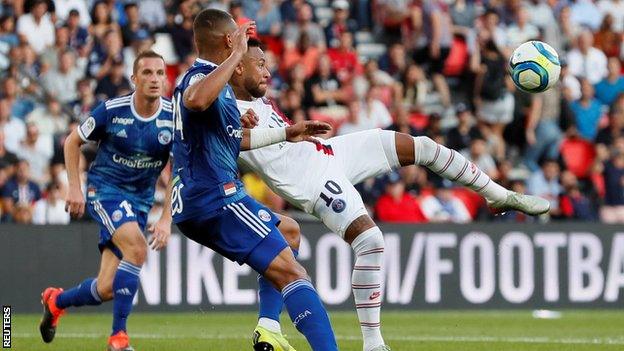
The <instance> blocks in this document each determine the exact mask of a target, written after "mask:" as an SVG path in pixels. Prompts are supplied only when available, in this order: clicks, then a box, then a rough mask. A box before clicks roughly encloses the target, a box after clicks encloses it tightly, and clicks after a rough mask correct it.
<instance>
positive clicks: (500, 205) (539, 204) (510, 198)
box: [488, 191, 550, 216]
mask: <svg viewBox="0 0 624 351" xmlns="http://www.w3.org/2000/svg"><path fill="white" fill-rule="evenodd" d="M488 205H489V206H490V207H492V208H494V209H495V210H496V211H497V212H499V213H503V212H505V211H509V210H515V211H520V212H524V213H526V214H528V215H531V216H536V215H540V214H543V213H546V212H548V211H549V210H550V202H548V200H546V199H543V198H541V197H538V196H533V195H524V194H520V193H517V192H515V191H510V192H509V193H508V194H507V198H506V199H505V200H503V201H498V202H489V201H488Z"/></svg>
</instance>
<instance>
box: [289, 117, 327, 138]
mask: <svg viewBox="0 0 624 351" xmlns="http://www.w3.org/2000/svg"><path fill="white" fill-rule="evenodd" d="M330 130H332V127H331V126H330V125H329V124H328V123H325V122H321V121H302V122H298V123H296V124H293V125H292V126H289V127H286V140H288V141H290V142H293V143H296V142H299V141H310V142H314V141H315V140H316V139H315V138H314V136H315V135H323V134H327V133H328V132H329V131H330Z"/></svg>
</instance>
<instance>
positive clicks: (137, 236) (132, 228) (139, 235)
mask: <svg viewBox="0 0 624 351" xmlns="http://www.w3.org/2000/svg"><path fill="white" fill-rule="evenodd" d="M112 241H113V244H115V246H117V247H118V248H119V250H121V253H122V254H123V256H124V257H126V258H130V257H131V258H133V259H134V260H138V261H139V262H136V263H141V264H142V263H143V261H145V256H146V255H147V240H145V236H144V235H143V231H142V230H141V228H139V224H138V223H137V222H136V221H128V222H125V223H124V224H122V225H121V226H120V227H119V228H117V230H116V231H115V234H113V238H112Z"/></svg>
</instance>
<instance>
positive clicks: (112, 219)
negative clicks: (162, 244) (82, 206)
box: [87, 198, 147, 260]
mask: <svg viewBox="0 0 624 351" xmlns="http://www.w3.org/2000/svg"><path fill="white" fill-rule="evenodd" d="M87 210H88V211H89V214H90V215H91V217H93V219H95V221H96V222H98V224H99V225H100V242H99V243H98V247H99V248H100V252H103V251H104V249H105V248H108V249H110V250H111V251H112V252H113V253H114V254H115V256H117V257H118V258H119V259H120V260H121V259H123V255H122V254H121V250H119V248H117V246H115V244H113V234H114V233H115V231H116V230H117V229H119V227H121V226H122V225H123V224H124V223H126V222H137V224H138V225H139V228H140V229H141V231H144V230H145V226H146V224H147V212H143V211H137V210H135V209H134V207H133V206H132V203H131V202H130V201H128V200H125V199H123V198H120V199H119V200H87Z"/></svg>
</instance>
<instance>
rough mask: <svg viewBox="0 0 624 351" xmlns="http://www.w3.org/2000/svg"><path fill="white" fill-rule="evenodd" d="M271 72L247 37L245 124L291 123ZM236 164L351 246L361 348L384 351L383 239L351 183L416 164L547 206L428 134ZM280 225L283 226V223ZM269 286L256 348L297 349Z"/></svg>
mask: <svg viewBox="0 0 624 351" xmlns="http://www.w3.org/2000/svg"><path fill="white" fill-rule="evenodd" d="M269 78H270V74H269V71H268V70H267V68H266V60H265V56H264V52H263V51H262V50H261V48H260V43H259V42H257V41H255V40H253V39H252V40H250V43H249V45H248V51H247V54H246V55H245V57H244V58H243V60H242V61H241V63H240V65H239V67H238V68H237V69H236V71H235V73H234V75H233V76H232V79H231V81H230V84H231V85H232V88H233V89H234V93H235V95H236V98H237V103H238V108H239V110H240V112H241V115H242V119H243V122H244V124H245V123H247V124H248V126H253V125H257V126H256V128H276V127H283V126H285V125H287V124H288V122H287V121H286V120H284V119H283V118H282V117H281V116H280V113H279V112H277V111H276V109H274V108H273V105H272V104H271V103H270V102H269V101H268V100H267V99H266V98H264V95H265V93H266V91H267V88H268V85H267V84H268V80H269ZM239 162H241V164H242V165H243V166H244V167H247V168H249V169H250V170H252V171H254V172H255V173H257V174H258V175H259V176H260V177H262V178H263V180H264V181H265V182H266V183H267V185H268V186H269V187H270V188H271V189H272V190H273V191H275V192H276V193H277V194H278V195H280V196H281V197H283V198H284V199H285V200H287V201H288V202H289V203H291V204H293V205H295V206H297V207H299V208H301V209H302V210H304V211H306V212H307V213H311V214H313V215H314V216H316V217H318V218H319V219H321V220H322V221H323V223H325V225H326V226H327V227H328V228H329V229H331V230H332V231H333V232H334V233H336V234H338V235H340V236H341V237H343V238H344V240H345V241H346V242H347V243H349V244H351V247H352V248H353V250H354V252H355V257H356V261H355V265H354V267H353V274H352V277H351V278H352V289H353V295H354V299H355V305H356V308H357V315H358V319H359V321H360V326H361V330H362V334H363V337H364V345H363V349H364V351H373V350H374V351H383V350H389V348H388V346H386V345H385V343H384V340H383V338H382V336H381V331H380V308H381V291H380V289H381V286H382V279H383V276H382V272H381V265H382V262H383V251H384V240H383V235H382V232H381V230H380V229H379V228H378V227H377V225H376V224H375V222H374V221H373V220H372V219H371V218H370V216H369V215H368V212H367V211H366V209H365V207H364V204H363V202H362V198H361V197H360V194H359V193H358V192H357V190H356V189H355V188H354V186H353V185H354V184H357V183H359V182H361V181H363V180H365V179H367V178H370V177H375V176H378V175H382V174H385V173H388V172H390V171H392V170H394V169H397V168H400V167H403V166H408V165H414V164H415V165H419V166H425V167H427V168H429V169H430V170H432V171H433V172H435V173H437V174H439V175H440V176H442V177H444V178H446V179H449V180H452V181H454V182H457V183H459V184H462V185H464V186H466V187H468V188H470V189H472V190H474V191H476V192H477V193H479V194H480V195H482V196H483V197H484V198H485V199H486V200H487V202H488V204H489V206H490V207H493V208H495V209H498V210H500V211H505V210H518V211H522V212H524V213H526V214H529V215H538V214H542V213H546V212H548V210H549V208H550V205H549V202H548V201H546V200H545V199H542V198H539V197H535V196H528V195H522V194H518V193H515V192H512V191H510V190H507V189H505V188H503V187H502V186H500V185H499V184H497V183H495V182H494V181H492V180H491V179H490V178H489V177H488V176H487V175H486V174H485V173H484V172H482V171H481V170H480V169H479V168H478V167H476V166H475V165H474V164H473V163H472V162H470V161H469V160H467V159H465V158H464V157H463V156H462V155H461V154H460V153H458V152H456V151H454V150H450V149H448V148H446V147H444V146H442V145H440V144H437V143H435V142H434V141H433V140H431V139H430V138H428V137H412V136H410V135H408V134H402V133H397V132H394V131H386V130H380V129H372V130H367V131H363V132H358V133H353V134H347V135H343V136H338V137H334V138H330V139H327V140H321V139H319V141H318V143H316V144H314V143H297V144H294V143H287V142H283V143H280V144H275V145H272V146H267V147H264V148H261V149H256V150H252V151H245V152H241V154H240V157H239ZM293 222H294V221H292V220H291V219H289V218H287V217H286V218H285V219H284V223H283V224H284V225H285V226H290V225H291V224H292V223H293ZM295 225H296V223H295ZM280 229H282V227H281V226H280ZM284 229H286V232H288V229H287V228H284ZM285 235H286V234H285ZM296 241H297V240H292V238H291V240H289V242H296ZM295 249H297V248H296V247H295ZM270 289H271V287H270V286H268V287H267V286H266V285H265V286H264V287H263V282H262V281H261V282H260V300H261V301H260V309H261V313H260V318H259V321H258V326H257V328H256V331H255V336H254V347H255V349H256V350H270V348H267V345H266V344H267V343H268V344H271V346H272V347H273V348H274V349H275V350H294V349H293V348H292V346H289V345H288V342H287V341H285V339H284V338H283V337H282V336H281V330H280V328H279V321H278V318H279V311H281V304H277V306H275V305H276V303H274V301H271V302H268V305H269V309H270V308H273V309H278V308H279V310H278V311H277V314H275V313H274V312H273V313H264V315H263V309H264V310H265V311H266V310H267V308H266V306H265V305H266V304H267V302H266V301H262V300H263V298H265V299H278V298H280V296H281V295H279V293H277V294H274V295H271V293H270V292H268V291H267V290H270ZM263 304H265V305H263ZM267 316H269V317H268V318H267ZM271 316H272V317H271ZM276 316H277V317H276ZM263 341H264V343H263Z"/></svg>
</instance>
